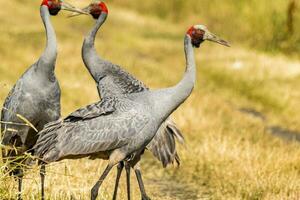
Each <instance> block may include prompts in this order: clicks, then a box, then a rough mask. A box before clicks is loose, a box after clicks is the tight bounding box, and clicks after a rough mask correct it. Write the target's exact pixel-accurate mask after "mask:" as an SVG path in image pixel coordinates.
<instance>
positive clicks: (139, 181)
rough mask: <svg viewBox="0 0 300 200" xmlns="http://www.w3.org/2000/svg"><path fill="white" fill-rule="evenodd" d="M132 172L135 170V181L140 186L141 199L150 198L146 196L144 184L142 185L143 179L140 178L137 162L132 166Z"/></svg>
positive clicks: (148, 199)
mask: <svg viewBox="0 0 300 200" xmlns="http://www.w3.org/2000/svg"><path fill="white" fill-rule="evenodd" d="M134 172H135V175H136V178H137V181H138V183H139V187H140V191H141V195H142V200H151V199H150V198H149V197H148V196H147V194H146V191H145V186H144V183H143V179H142V174H141V170H140V167H139V165H138V164H137V166H136V167H134Z"/></svg>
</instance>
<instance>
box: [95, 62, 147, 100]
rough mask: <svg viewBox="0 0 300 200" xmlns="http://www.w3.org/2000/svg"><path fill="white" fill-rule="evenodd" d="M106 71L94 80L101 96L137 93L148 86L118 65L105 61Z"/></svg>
mask: <svg viewBox="0 0 300 200" xmlns="http://www.w3.org/2000/svg"><path fill="white" fill-rule="evenodd" d="M106 65H107V66H106V67H107V71H106V72H105V74H104V75H103V74H102V76H101V77H100V78H98V80H96V82H97V88H98V92H99V94H100V96H101V98H106V97H109V96H115V95H120V94H131V93H138V92H142V91H144V90H148V88H147V87H146V86H145V85H144V84H143V83H142V82H141V81H139V80H138V79H136V78H135V77H134V76H132V75H131V74H129V73H128V72H126V71H125V70H123V69H122V68H121V67H120V66H118V65H115V64H112V63H110V62H106Z"/></svg>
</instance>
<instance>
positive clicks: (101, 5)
mask: <svg viewBox="0 0 300 200" xmlns="http://www.w3.org/2000/svg"><path fill="white" fill-rule="evenodd" d="M99 6H100V8H101V10H102V12H104V13H106V14H108V9H107V6H106V5H105V3H104V2H102V1H101V2H100V3H99Z"/></svg>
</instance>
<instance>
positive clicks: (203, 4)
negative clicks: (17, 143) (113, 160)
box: [0, 0, 300, 200]
mask: <svg viewBox="0 0 300 200" xmlns="http://www.w3.org/2000/svg"><path fill="white" fill-rule="evenodd" d="M40 2H41V0H34V1H33V0H9V1H4V0H0V8H1V11H0V103H1V104H2V102H3V101H4V99H5V98H6V96H7V94H8V92H9V90H10V89H11V88H12V86H13V85H14V83H15V82H16V80H17V79H18V78H19V77H20V75H21V74H22V73H23V72H24V71H25V70H26V69H27V68H28V67H29V66H30V65H31V64H32V63H34V62H35V61H36V60H37V59H38V58H39V56H40V55H41V53H42V51H43V49H44V47H45V31H44V28H43V25H42V22H41V19H40V16H39V5H40ZM68 2H70V3H72V4H74V5H76V6H79V7H84V6H86V5H87V4H89V3H90V0H69V1H68ZM293 2H294V3H293ZM105 3H106V4H107V6H108V9H109V17H108V19H107V21H106V23H105V24H104V25H103V27H102V28H101V30H100V31H99V34H98V35H97V39H96V43H95V45H96V48H97V50H98V52H99V53H100V54H101V55H102V56H103V57H104V58H105V59H107V60H110V61H112V62H113V63H116V64H119V65H120V66H122V67H123V68H124V69H126V70H127V71H129V72H130V73H132V74H133V75H134V76H136V77H137V78H138V79H140V80H142V81H143V82H144V83H146V84H147V85H148V86H149V87H150V88H162V87H168V86H171V85H174V84H175V83H177V81H178V80H179V79H180V78H181V77H182V73H183V71H184V66H185V61H184V54H183V37H184V34H185V32H186V30H187V29H188V28H189V27H190V26H191V25H193V24H198V23H201V24H205V25H207V27H208V28H209V30H211V31H212V32H213V33H215V34H217V35H219V36H221V37H222V38H224V39H226V40H228V41H229V42H230V43H231V44H232V47H231V48H225V47H223V46H219V45H216V44H213V43H209V42H205V43H204V44H203V45H202V46H201V48H200V49H196V50H195V55H196V63H197V82H196V85H195V89H194V91H193V93H192V95H191V96H190V98H189V99H188V100H187V101H186V102H185V103H184V104H183V105H182V106H181V107H180V108H179V109H178V110H177V111H176V112H175V113H174V114H173V117H174V120H175V122H176V123H177V124H178V126H179V128H180V129H181V130H182V131H183V133H184V135H185V137H186V143H187V145H186V148H184V147H182V146H179V147H178V148H179V154H180V156H181V160H182V165H181V166H180V167H179V168H176V167H169V168H167V169H163V168H162V166H161V165H160V163H158V162H157V161H156V160H155V159H153V157H152V156H151V155H150V154H149V153H146V154H145V156H144V157H143V160H142V163H141V164H142V169H143V176H144V180H145V184H146V190H147V192H148V193H149V196H150V197H152V199H154V200H170V199H172V200H174V199H177V200H182V199H186V200H198V199H216V200H219V199H226V200H227V199H230V200H231V199H237V200H240V199H250V200H258V199H266V200H270V199H272V200H273V199H278V200H282V199H299V198H300V193H299V191H300V156H299V155H300V147H299V143H298V142H297V141H296V142H291V141H287V140H283V138H292V139H293V138H297V137H299V135H300V133H299V132H300V131H299V130H300V123H299V121H300V115H299V113H300V90H299V85H300V61H299V55H300V54H299V52H300V49H299V48H300V44H299V43H300V34H299V33H300V30H299V29H300V26H299V23H300V21H299V20H300V16H299V10H300V2H299V0H298V1H297V0H273V1H269V0H164V1H163V0H144V1H140V0H105ZM67 16H68V14H67V13H66V12H63V11H62V12H61V13H59V15H57V16H55V17H51V20H52V23H53V26H54V28H55V31H56V34H57V39H58V58H57V65H56V75H57V77H58V80H59V82H60V86H61V88H62V115H63V116H66V115H67V114H68V113H70V112H72V111H74V110H75V109H78V108H79V107H82V106H84V105H87V104H90V103H91V102H95V101H98V100H99V98H98V94H97V91H96V88H95V84H94V81H93V80H92V78H91V77H90V75H89V73H88V72H87V70H86V69H85V67H84V65H83V63H82V59H81V45H82V41H83V37H84V35H85V34H86V33H87V32H88V30H89V29H90V28H91V27H92V26H93V25H94V23H95V22H94V20H93V19H92V18H91V17H87V16H81V17H77V18H71V19H69V18H67ZM247 110H248V115H245V111H247ZM251 110H252V111H253V110H257V111H259V112H262V113H263V114H264V115H265V116H266V118H267V120H266V121H262V120H261V119H259V118H257V117H252V116H254V115H255V113H254V112H252V114H251V112H249V111H251ZM241 111H243V112H241ZM249 113H250V115H249ZM271 125H278V126H280V127H281V128H282V129H284V130H286V131H281V133H278V132H272V131H269V129H268V127H269V126H271ZM290 130H293V131H294V132H292V131H290ZM297 130H298V131H297ZM285 133H287V134H285ZM290 133H292V134H290ZM274 135H275V136H283V137H274ZM105 166H106V161H99V160H95V161H91V160H87V159H82V160H74V161H70V160H65V161H62V162H58V163H53V164H51V165H48V166H47V176H46V196H47V198H49V199H51V200H52V199H57V200H61V199H64V200H67V199H89V195H90V188H91V186H92V185H93V184H94V183H95V181H96V179H97V178H98V176H99V175H100V174H101V172H102V171H103V170H104V167H105ZM4 167H5V164H3V163H1V162H0V169H1V170H0V199H12V198H14V197H15V194H16V190H17V187H16V184H15V181H14V179H13V178H11V177H9V176H7V174H5V173H4V171H3V170H2V169H3V168H4ZM115 175H116V170H113V171H112V173H111V174H110V175H109V176H108V178H107V179H106V180H105V182H104V184H103V188H102V189H101V195H100V197H99V199H103V200H104V199H111V197H112V190H113V186H114V180H115ZM39 183H40V180H39V172H38V167H37V166H34V167H33V169H32V170H28V171H27V172H26V176H25V181H24V193H23V196H24V199H26V200H31V199H39V198H40V193H39V192H40V191H39ZM132 184H133V186H132V196H133V199H139V198H140V194H139V191H138V185H137V182H136V181H135V178H134V177H133V175H132ZM119 195H120V196H119V199H126V188H125V179H124V176H123V177H122V180H121V185H120V193H119Z"/></svg>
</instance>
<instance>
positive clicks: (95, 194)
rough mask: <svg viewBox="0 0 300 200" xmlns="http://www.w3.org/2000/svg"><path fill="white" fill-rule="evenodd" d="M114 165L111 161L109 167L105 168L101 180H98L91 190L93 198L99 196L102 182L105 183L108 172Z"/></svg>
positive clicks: (92, 199) (94, 199)
mask: <svg viewBox="0 0 300 200" xmlns="http://www.w3.org/2000/svg"><path fill="white" fill-rule="evenodd" d="M113 166H114V165H113V164H111V163H109V164H108V165H107V167H106V168H105V170H104V172H103V173H102V175H101V176H100V178H99V180H98V181H97V182H96V184H95V185H94V187H93V188H92V190H91V200H96V198H97V196H98V192H99V188H100V186H101V184H102V183H103V181H104V179H105V178H106V176H107V175H108V173H109V172H110V170H111V168H112V167H113Z"/></svg>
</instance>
